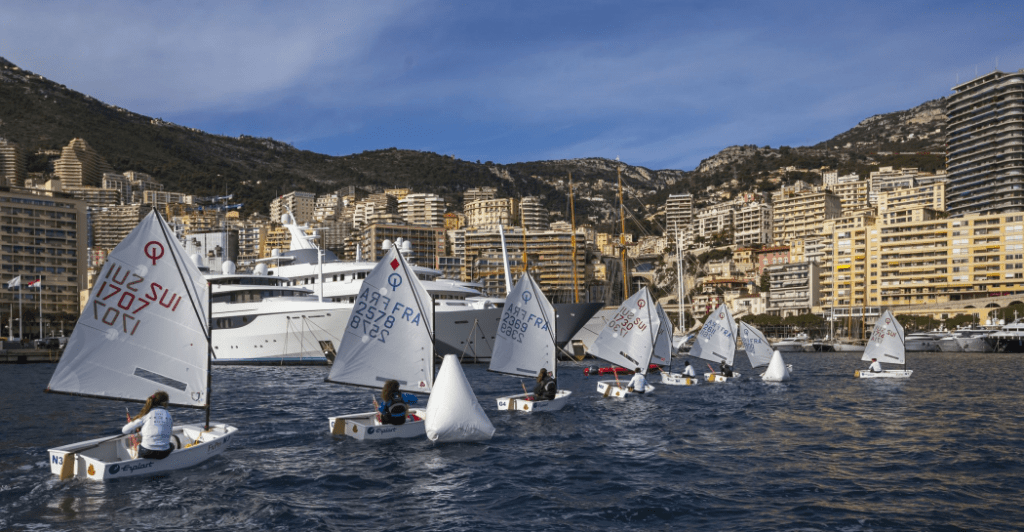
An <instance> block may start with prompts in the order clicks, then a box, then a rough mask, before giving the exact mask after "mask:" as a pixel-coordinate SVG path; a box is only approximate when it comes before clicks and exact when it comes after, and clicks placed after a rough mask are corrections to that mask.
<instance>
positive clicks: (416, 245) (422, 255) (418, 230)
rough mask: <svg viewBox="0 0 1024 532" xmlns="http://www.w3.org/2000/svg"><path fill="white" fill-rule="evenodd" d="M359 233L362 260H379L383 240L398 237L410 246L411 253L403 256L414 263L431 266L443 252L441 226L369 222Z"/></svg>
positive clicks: (382, 254) (381, 254)
mask: <svg viewBox="0 0 1024 532" xmlns="http://www.w3.org/2000/svg"><path fill="white" fill-rule="evenodd" d="M392 197H393V196H392ZM359 234H360V248H361V252H362V255H363V257H362V258H363V260H369V261H377V260H379V259H380V258H381V257H383V256H384V251H383V250H382V249H381V245H382V244H383V242H384V241H385V240H390V241H392V242H395V241H396V240H398V239H399V238H401V239H403V240H405V241H407V242H409V244H410V245H411V246H412V254H411V255H404V256H405V257H406V258H407V259H409V260H410V261H411V262H413V263H414V264H418V265H421V266H427V267H433V266H434V264H436V263H437V258H438V257H440V256H442V255H444V254H445V253H444V228H443V227H428V226H425V225H401V224H382V223H371V224H369V225H367V226H365V227H363V228H362V229H361V230H360V233H359Z"/></svg>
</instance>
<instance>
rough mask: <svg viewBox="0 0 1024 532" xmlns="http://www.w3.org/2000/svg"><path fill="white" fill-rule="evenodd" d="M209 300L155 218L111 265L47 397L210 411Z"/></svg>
mask: <svg viewBox="0 0 1024 532" xmlns="http://www.w3.org/2000/svg"><path fill="white" fill-rule="evenodd" d="M208 305H209V293H208V288H207V285H206V281H205V279H203V275H202V273H200V272H199V269H198V268H197V267H196V266H195V264H193V263H192V261H191V260H189V259H188V257H187V256H186V255H185V249H184V248H183V247H182V246H181V244H180V243H179V242H178V240H177V239H176V238H175V236H174V234H173V232H172V231H171V229H170V228H169V227H168V226H167V223H166V222H164V220H163V218H161V217H160V215H159V214H157V213H156V211H153V212H150V213H149V215H148V216H146V218H145V219H143V220H142V221H141V222H139V225H138V226H137V227H136V228H135V229H134V230H133V231H132V232H131V233H130V234H129V235H128V236H127V237H125V239H124V240H122V241H121V243H120V244H118V245H117V247H115V248H114V250H113V251H112V252H111V253H110V255H109V256H108V257H107V261H106V263H105V264H104V265H103V268H102V269H101V270H100V273H99V275H98V276H97V277H96V281H95V283H94V285H93V288H92V293H91V294H90V295H89V301H88V303H86V307H85V309H84V310H83V312H82V315H81V316H80V317H79V318H78V324H77V325H76V326H75V330H74V332H73V333H71V338H70V339H69V340H68V344H67V347H66V348H65V350H64V354H63V355H62V356H61V359H60V363H59V364H57V369H56V370H55V371H54V372H53V377H51V378H50V384H49V386H48V387H47V390H48V391H51V392H60V393H69V394H75V395H86V396H94V397H104V398H110V399H122V400H132V401H144V400H146V398H148V397H149V396H150V395H152V394H153V393H154V392H156V391H158V390H163V391H165V392H167V395H168V396H169V397H170V403H171V404H173V405H177V406H190V407H197V408H201V407H205V406H206V405H207V402H208V400H209V398H208V397H207V378H208V370H209V359H208V357H209V354H208V351H209V345H208V340H207V338H208V337H209V332H208V327H209V323H208V318H207V310H208Z"/></svg>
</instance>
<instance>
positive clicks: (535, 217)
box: [519, 196, 548, 231]
mask: <svg viewBox="0 0 1024 532" xmlns="http://www.w3.org/2000/svg"><path fill="white" fill-rule="evenodd" d="M519 216H520V220H521V222H522V225H523V227H525V228H526V229H528V230H530V231H542V230H544V229H547V228H548V213H547V211H546V210H544V206H543V205H541V203H540V198H537V197H534V196H527V197H525V198H523V199H522V201H520V202H519Z"/></svg>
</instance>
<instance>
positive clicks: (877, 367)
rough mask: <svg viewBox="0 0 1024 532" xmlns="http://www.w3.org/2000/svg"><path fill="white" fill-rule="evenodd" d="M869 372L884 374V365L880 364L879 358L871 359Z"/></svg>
mask: <svg viewBox="0 0 1024 532" xmlns="http://www.w3.org/2000/svg"><path fill="white" fill-rule="evenodd" d="M868 371H870V372H871V373H881V372H882V364H881V363H880V362H878V359H877V358H872V359H871V365H870V366H868Z"/></svg>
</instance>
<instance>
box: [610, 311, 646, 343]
mask: <svg viewBox="0 0 1024 532" xmlns="http://www.w3.org/2000/svg"><path fill="white" fill-rule="evenodd" d="M608 328H610V329H611V330H612V332H616V333H618V334H619V337H625V336H626V335H627V334H629V333H630V332H631V331H633V330H634V329H636V330H638V331H646V330H647V322H646V321H644V320H642V319H640V317H639V316H636V312H633V311H631V310H620V311H618V312H616V313H615V315H614V316H612V319H611V320H610V321H609V322H608Z"/></svg>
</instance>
